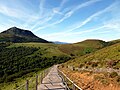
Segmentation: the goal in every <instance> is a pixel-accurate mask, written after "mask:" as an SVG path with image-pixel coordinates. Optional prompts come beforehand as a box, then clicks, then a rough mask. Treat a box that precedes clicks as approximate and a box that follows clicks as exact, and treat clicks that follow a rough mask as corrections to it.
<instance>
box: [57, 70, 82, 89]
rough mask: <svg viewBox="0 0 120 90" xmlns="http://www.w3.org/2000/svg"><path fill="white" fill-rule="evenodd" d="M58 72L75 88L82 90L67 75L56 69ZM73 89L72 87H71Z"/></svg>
mask: <svg viewBox="0 0 120 90" xmlns="http://www.w3.org/2000/svg"><path fill="white" fill-rule="evenodd" d="M58 72H60V73H61V74H62V75H63V76H64V77H65V78H66V79H67V80H69V81H70V82H71V83H72V84H73V86H75V87H76V88H77V89H79V90H82V89H81V88H80V87H79V86H77V85H76V84H75V83H74V82H73V81H72V80H71V79H70V78H69V77H67V76H66V75H65V74H64V73H63V72H62V71H61V70H59V69H58ZM73 90H74V89H73Z"/></svg>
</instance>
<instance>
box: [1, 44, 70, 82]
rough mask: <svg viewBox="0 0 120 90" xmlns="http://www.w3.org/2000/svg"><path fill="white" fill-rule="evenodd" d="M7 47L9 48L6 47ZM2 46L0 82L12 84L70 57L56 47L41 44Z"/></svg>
mask: <svg viewBox="0 0 120 90" xmlns="http://www.w3.org/2000/svg"><path fill="white" fill-rule="evenodd" d="M6 46H7V47H6ZM6 46H4V44H1V46H0V47H1V48H2V49H1V52H0V56H1V58H0V82H8V81H9V82H11V81H13V80H14V79H15V78H18V77H21V76H23V75H25V74H27V73H30V72H35V71H38V70H41V69H43V68H47V67H50V66H52V65H54V64H58V63H63V62H66V61H67V60H69V59H70V57H69V56H68V55H66V54H64V53H62V52H60V51H59V50H57V47H55V45H52V44H51V45H50V44H49V45H47V44H41V43H40V44H39V43H19V44H18V43H16V44H12V45H10V46H8V45H6Z"/></svg>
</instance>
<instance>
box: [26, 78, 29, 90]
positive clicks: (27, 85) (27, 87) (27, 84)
mask: <svg viewBox="0 0 120 90" xmlns="http://www.w3.org/2000/svg"><path fill="white" fill-rule="evenodd" d="M26 90H29V81H28V80H26Z"/></svg>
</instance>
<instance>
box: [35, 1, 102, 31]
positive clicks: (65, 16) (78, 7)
mask: <svg viewBox="0 0 120 90" xmlns="http://www.w3.org/2000/svg"><path fill="white" fill-rule="evenodd" d="M98 1H101V0H94V1H93V0H90V1H87V2H85V3H82V4H80V5H78V6H77V7H76V8H73V9H72V10H70V11H69V12H67V13H66V14H65V15H64V17H63V18H62V19H60V20H58V21H56V22H54V23H52V24H47V25H44V26H43V27H39V28H37V29H36V30H34V31H35V32H36V31H39V30H41V29H44V28H47V27H50V26H53V25H56V24H59V23H61V22H63V21H64V20H66V19H67V18H69V17H71V16H72V15H73V14H74V13H75V12H76V11H77V10H79V9H81V8H83V7H87V6H89V5H91V4H94V3H96V2H98Z"/></svg>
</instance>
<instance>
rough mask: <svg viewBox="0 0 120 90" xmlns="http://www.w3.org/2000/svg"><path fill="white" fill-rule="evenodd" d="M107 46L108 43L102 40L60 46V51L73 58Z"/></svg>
mask: <svg viewBox="0 0 120 90" xmlns="http://www.w3.org/2000/svg"><path fill="white" fill-rule="evenodd" d="M106 45H107V42H104V41H102V40H85V41H82V42H78V43H74V44H65V45H59V47H58V48H59V50H60V51H62V52H64V53H67V54H69V55H71V56H82V55H85V54H88V53H91V52H94V51H96V50H98V49H101V48H103V47H105V46H106Z"/></svg>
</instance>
